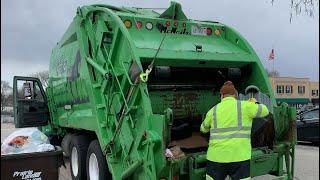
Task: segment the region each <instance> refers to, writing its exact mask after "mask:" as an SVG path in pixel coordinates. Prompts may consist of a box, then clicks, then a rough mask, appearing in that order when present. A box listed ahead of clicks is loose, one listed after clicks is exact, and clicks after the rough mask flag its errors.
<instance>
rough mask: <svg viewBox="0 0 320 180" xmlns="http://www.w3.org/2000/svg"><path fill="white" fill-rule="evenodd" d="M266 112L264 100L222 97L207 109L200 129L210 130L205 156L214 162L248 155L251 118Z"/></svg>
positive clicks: (249, 155)
mask: <svg viewBox="0 0 320 180" xmlns="http://www.w3.org/2000/svg"><path fill="white" fill-rule="evenodd" d="M268 114H269V110H268V108H267V107H266V106H265V105H263V104H256V103H254V102H249V101H239V100H237V99H235V98H234V97H225V98H223V99H222V100H221V102H220V103H219V104H217V105H215V106H214V107H213V108H212V109H210V110H209V111H208V113H207V115H206V118H205V120H204V121H203V122H202V124H201V127H200V131H201V132H203V133H207V132H209V131H210V141H209V147H208V151H207V159H208V160H209V161H213V162H221V163H227V162H239V161H245V160H249V159H250V158H251V138H250V135H251V126H252V120H253V118H258V117H265V116H267V115H268Z"/></svg>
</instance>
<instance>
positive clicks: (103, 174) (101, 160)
mask: <svg viewBox="0 0 320 180" xmlns="http://www.w3.org/2000/svg"><path fill="white" fill-rule="evenodd" d="M91 154H94V155H95V156H96V159H97V162H98V167H99V168H98V169H99V180H112V175H111V173H110V172H109V169H108V164H107V161H106V157H105V156H104V155H103V153H102V151H101V147H100V144H99V141H98V140H94V141H92V142H91V143H90V145H89V148H88V153H87V160H86V167H87V179H88V180H90V177H89V176H90V172H89V160H90V156H91Z"/></svg>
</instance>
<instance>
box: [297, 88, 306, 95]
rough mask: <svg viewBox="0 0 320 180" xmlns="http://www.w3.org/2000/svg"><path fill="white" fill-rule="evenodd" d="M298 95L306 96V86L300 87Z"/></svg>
mask: <svg viewBox="0 0 320 180" xmlns="http://www.w3.org/2000/svg"><path fill="white" fill-rule="evenodd" d="M298 93H299V94H304V93H305V87H304V86H298Z"/></svg>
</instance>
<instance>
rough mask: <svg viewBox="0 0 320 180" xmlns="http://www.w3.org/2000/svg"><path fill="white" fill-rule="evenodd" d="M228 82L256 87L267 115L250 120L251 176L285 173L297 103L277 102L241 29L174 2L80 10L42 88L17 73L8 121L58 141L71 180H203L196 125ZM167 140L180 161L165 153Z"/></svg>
mask: <svg viewBox="0 0 320 180" xmlns="http://www.w3.org/2000/svg"><path fill="white" fill-rule="evenodd" d="M226 80H231V81H233V82H234V84H235V86H236V87H237V90H238V91H239V93H243V94H245V95H244V96H243V97H251V95H250V94H247V93H245V90H246V88H247V87H249V86H250V85H254V86H256V87H258V88H256V89H259V92H255V93H256V94H254V93H253V94H252V96H255V95H257V96H259V97H261V99H259V98H258V99H259V101H260V102H261V100H262V99H263V100H265V101H266V102H268V103H269V104H268V107H270V108H269V110H270V112H272V113H271V114H270V116H268V118H266V119H264V120H265V121H263V120H261V119H255V120H254V121H253V127H255V128H253V132H252V142H253V147H254V148H253V150H252V161H251V176H260V175H265V174H273V175H276V176H281V177H287V179H292V178H293V171H292V168H293V162H294V145H295V139H296V138H295V137H294V133H292V131H293V130H294V129H293V127H295V126H294V125H295V122H296V113H295V112H296V111H295V108H291V107H289V106H288V105H287V104H281V105H279V106H277V105H276V101H275V98H274V96H273V93H272V92H273V91H272V88H271V85H270V82H269V79H268V76H267V74H266V72H265V69H264V67H263V66H262V64H261V62H260V60H259V58H258V56H257V55H256V53H255V51H254V50H253V48H252V47H251V46H250V45H249V43H248V42H247V41H246V40H245V39H244V38H243V37H242V36H241V35H240V34H239V33H238V32H236V31H235V30H234V29H233V28H231V27H229V26H227V25H225V24H222V23H219V22H214V21H198V20H190V19H188V18H187V17H186V15H185V14H184V12H183V11H182V8H181V5H180V4H178V3H175V2H172V3H171V6H170V7H169V8H168V9H167V10H166V11H164V12H163V13H162V14H159V13H156V12H155V11H153V10H150V9H143V8H118V7H113V6H109V5H101V4H98V5H89V6H83V7H81V8H78V9H77V13H76V16H75V18H74V20H73V22H72V23H71V24H70V26H69V28H68V29H67V31H66V33H65V34H64V35H63V37H62V39H61V40H60V41H59V42H58V43H57V45H56V47H55V48H54V49H53V50H52V56H51V61H50V72H49V85H48V87H47V89H46V90H44V89H42V86H41V82H40V81H39V79H37V78H31V77H20V76H16V77H15V78H14V113H15V124H16V127H19V128H20V127H30V126H39V127H41V128H42V130H43V132H44V133H45V134H46V135H48V136H49V137H51V138H52V142H54V143H56V144H61V145H62V148H63V149H64V151H65V154H66V155H68V154H70V161H71V163H70V169H71V175H72V179H86V177H87V176H88V179H92V178H93V177H97V178H98V179H111V178H113V179H115V180H118V179H134V180H135V179H151V180H155V179H169V180H172V179H186V180H187V179H192V180H198V179H205V173H206V149H207V147H208V144H207V143H206V141H205V139H204V141H203V138H205V137H203V136H201V135H199V131H200V125H201V122H202V120H203V117H204V116H205V114H206V113H207V111H208V110H209V109H210V108H211V107H212V106H213V105H215V104H217V103H218V102H219V101H220V94H219V88H220V87H221V86H222V85H223V83H224V82H225V81H226ZM19 84H20V85H21V86H22V87H23V89H24V91H19V86H18V85H19ZM250 87H252V86H250ZM20 92H23V93H24V95H21V93H20ZM260 95H261V96H260ZM257 123H258V125H257ZM181 131H187V132H184V133H183V134H182V133H181ZM172 135H175V136H176V137H172ZM187 136H188V137H187ZM189 138H190V139H191V140H189V141H188V142H184V144H182V143H181V141H180V140H182V141H184V140H186V139H187V140H188V139H189ZM194 139H197V140H198V139H201V140H202V141H197V140H194ZM173 140H174V141H173ZM199 142H201V143H199ZM179 143H180V147H181V151H183V152H181V151H180V150H179V148H177V146H175V145H177V144H179ZM174 144H175V145H174ZM171 146H173V147H174V148H173V149H174V150H177V151H179V152H178V153H171V154H179V155H178V156H177V158H174V159H172V158H171V157H170V158H167V156H166V155H165V154H170V153H166V152H168V149H169V148H171ZM174 157H175V156H174ZM283 160H285V161H286V163H284V161H283ZM286 165H287V166H286ZM284 167H285V170H283V168H284Z"/></svg>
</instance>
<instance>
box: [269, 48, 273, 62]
mask: <svg viewBox="0 0 320 180" xmlns="http://www.w3.org/2000/svg"><path fill="white" fill-rule="evenodd" d="M269 60H274V49H272V50H271V52H270V54H269Z"/></svg>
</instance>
